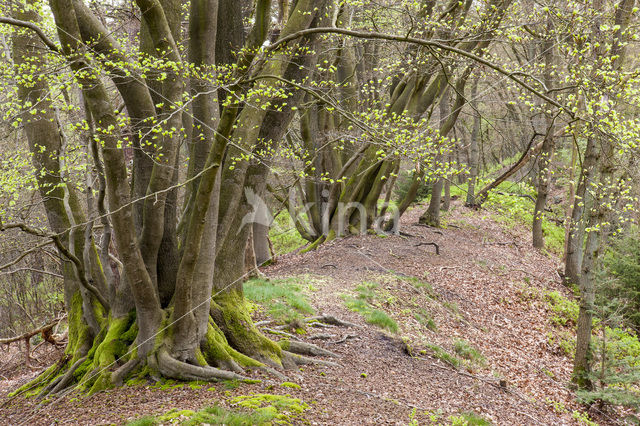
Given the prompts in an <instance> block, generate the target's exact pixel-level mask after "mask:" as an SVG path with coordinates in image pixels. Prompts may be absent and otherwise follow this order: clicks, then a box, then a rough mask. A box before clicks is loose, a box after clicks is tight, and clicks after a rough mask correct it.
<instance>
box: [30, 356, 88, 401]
mask: <svg viewBox="0 0 640 426" xmlns="http://www.w3.org/2000/svg"><path fill="white" fill-rule="evenodd" d="M86 360H87V356H86V355H85V356H83V357H82V358H80V359H78V360H77V361H76V362H74V363H73V365H72V366H71V367H69V369H68V370H67V372H66V373H64V374H63V375H62V376H59V377H57V378H56V379H54V380H53V381H52V382H51V383H49V384H48V385H47V386H45V388H44V389H43V390H42V392H41V393H40V395H38V399H40V398H43V397H45V396H47V395H48V394H50V393H51V394H55V393H58V392H60V391H61V390H63V389H65V388H67V387H68V386H69V385H71V383H72V382H73V373H75V372H76V370H77V369H78V367H80V365H82V363H83V362H85V361H86Z"/></svg>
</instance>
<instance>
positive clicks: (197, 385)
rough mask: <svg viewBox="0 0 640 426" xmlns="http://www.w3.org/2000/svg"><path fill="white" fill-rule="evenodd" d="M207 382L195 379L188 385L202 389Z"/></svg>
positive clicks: (195, 388)
mask: <svg viewBox="0 0 640 426" xmlns="http://www.w3.org/2000/svg"><path fill="white" fill-rule="evenodd" d="M206 384H207V382H203V381H202V380H196V381H195V382H189V383H188V385H189V387H190V388H191V389H193V390H198V389H202V388H203V387H204V386H205V385H206Z"/></svg>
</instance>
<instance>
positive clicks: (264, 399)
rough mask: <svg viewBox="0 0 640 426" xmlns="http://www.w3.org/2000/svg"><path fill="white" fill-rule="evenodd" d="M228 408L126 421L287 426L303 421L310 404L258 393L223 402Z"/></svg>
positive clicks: (133, 425)
mask: <svg viewBox="0 0 640 426" xmlns="http://www.w3.org/2000/svg"><path fill="white" fill-rule="evenodd" d="M226 402H227V403H228V404H229V406H230V407H231V408H225V407H222V406H220V405H214V406H212V407H207V408H204V409H202V410H199V411H192V410H178V409H173V410H170V411H169V412H167V413H165V414H163V415H160V416H145V417H142V418H140V419H137V420H134V421H132V422H129V423H128V425H129V426H151V425H160V424H177V423H179V424H183V425H200V424H225V425H267V424H290V423H291V422H292V421H294V420H300V421H302V415H303V414H304V412H305V411H306V410H307V409H308V408H309V405H308V404H306V403H305V402H303V401H302V400H300V399H297V398H293V397H291V396H290V395H274V394H267V393H258V394H250V395H241V396H237V397H234V398H230V399H229V400H228V401H226Z"/></svg>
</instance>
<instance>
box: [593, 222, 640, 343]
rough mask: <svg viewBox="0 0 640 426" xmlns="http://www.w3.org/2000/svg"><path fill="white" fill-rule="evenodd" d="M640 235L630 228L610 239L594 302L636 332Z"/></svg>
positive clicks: (638, 325)
mask: <svg viewBox="0 0 640 426" xmlns="http://www.w3.org/2000/svg"><path fill="white" fill-rule="evenodd" d="M639 236H640V231H639V230H638V228H637V227H634V228H632V229H631V230H630V231H629V232H628V234H627V235H626V236H625V237H619V238H617V239H614V240H613V242H612V244H611V247H610V248H609V249H608V250H607V252H606V254H605V256H604V262H603V267H602V269H601V270H600V271H599V274H598V292H597V293H598V297H597V302H598V305H599V306H600V307H602V308H603V309H605V311H607V310H608V311H610V312H611V313H613V312H615V313H617V314H619V315H621V316H622V317H623V319H624V322H625V323H626V324H627V325H628V326H630V327H633V328H635V329H636V331H640V238H639Z"/></svg>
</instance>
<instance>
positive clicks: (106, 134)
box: [2, 0, 333, 394]
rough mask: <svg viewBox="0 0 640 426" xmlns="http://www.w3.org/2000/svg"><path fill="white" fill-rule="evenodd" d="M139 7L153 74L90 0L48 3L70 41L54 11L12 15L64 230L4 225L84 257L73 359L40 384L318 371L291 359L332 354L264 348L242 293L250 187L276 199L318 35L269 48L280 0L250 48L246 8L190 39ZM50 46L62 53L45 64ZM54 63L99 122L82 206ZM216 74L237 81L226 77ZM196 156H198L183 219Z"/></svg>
mask: <svg viewBox="0 0 640 426" xmlns="http://www.w3.org/2000/svg"><path fill="white" fill-rule="evenodd" d="M137 6H138V8H139V13H140V16H141V18H142V23H141V28H140V34H141V41H140V44H139V52H140V53H139V60H135V58H132V56H131V55H130V54H129V52H128V51H127V50H126V49H127V48H130V46H129V47H127V48H124V47H123V46H122V45H121V44H120V43H119V40H118V38H117V37H116V36H115V35H114V33H113V32H112V31H111V30H109V29H108V28H107V27H106V26H105V24H104V22H103V21H102V20H101V19H100V17H99V16H96V14H95V13H94V12H93V11H92V10H91V9H90V8H89V7H88V6H87V5H86V4H85V3H84V2H83V1H82V0H52V1H51V2H49V7H50V9H51V12H52V15H53V18H54V20H55V25H56V28H57V39H58V42H56V41H54V39H53V38H52V37H49V36H48V35H47V34H46V33H45V31H44V30H43V29H41V28H40V25H41V24H42V18H41V16H43V15H44V14H45V13H46V10H45V9H44V7H45V6H44V5H43V4H40V3H39V2H36V1H28V2H26V3H19V4H15V5H12V6H11V7H10V8H9V10H8V12H9V13H10V14H11V18H3V22H5V23H9V24H13V25H15V26H18V27H23V28H24V29H19V30H16V31H14V33H13V39H12V42H13V58H14V59H15V63H16V67H17V69H18V70H19V71H20V72H19V73H18V74H17V79H16V80H17V81H16V84H17V86H18V93H19V96H20V99H21V101H22V103H23V106H24V110H23V112H22V114H21V116H20V117H19V122H21V123H22V125H23V127H24V132H25V134H26V136H27V139H28V141H29V146H30V148H31V151H32V154H33V162H34V167H35V169H37V170H39V171H40V172H39V173H37V181H38V188H39V192H40V195H41V197H42V199H43V202H44V207H45V210H46V213H47V218H48V224H49V226H48V229H47V230H45V229H43V228H37V227H34V226H32V225H30V224H28V223H25V222H17V221H12V222H9V221H6V219H5V221H4V222H3V224H2V228H3V230H9V229H13V228H17V229H21V230H22V231H24V232H28V233H31V234H34V235H37V236H41V237H43V238H47V239H50V240H52V241H53V242H54V243H55V245H56V247H57V248H58V250H59V251H60V252H61V254H62V255H63V256H64V257H65V258H66V259H67V260H68V261H67V262H65V263H64V268H63V274H64V281H65V302H66V306H67V311H68V318H69V343H68V346H67V350H66V354H67V356H66V358H65V360H66V362H64V363H63V364H62V365H61V364H56V365H55V366H53V367H52V368H51V369H50V370H48V371H47V372H45V373H44V374H42V375H41V376H40V378H38V379H36V382H39V385H40V386H41V387H42V394H46V393H48V392H57V391H59V390H61V389H64V388H65V387H67V386H69V385H72V384H75V383H78V384H79V385H81V386H82V387H85V388H87V389H89V390H90V391H91V392H95V391H97V390H100V389H102V388H104V387H105V386H109V385H110V384H111V383H115V384H117V383H121V382H122V381H123V379H124V378H125V377H127V376H128V375H129V374H132V373H134V372H142V373H144V372H147V373H150V374H152V375H163V376H166V377H173V378H177V379H188V380H194V379H203V380H212V379H234V378H243V377H244V376H243V375H242V372H243V371H244V369H245V368H251V367H255V368H260V369H264V370H268V371H271V372H272V373H273V374H279V373H275V372H274V370H272V367H292V366H294V365H297V364H301V363H307V362H310V359H309V358H307V357H305V356H303V355H298V354H294V353H293V352H302V353H304V354H310V353H320V354H324V355H331V353H330V352H328V351H322V350H320V349H319V348H318V349H317V350H316V348H315V347H311V346H305V345H297V344H296V345H292V344H289V342H285V341H280V342H279V344H276V343H275V342H273V341H271V340H269V339H268V338H266V337H264V336H263V335H262V334H260V333H259V332H258V330H257V329H256V328H255V327H254V326H253V324H252V321H251V318H250V317H249V313H248V311H247V310H246V307H245V304H244V300H243V296H242V278H243V276H244V275H245V270H246V267H245V266H246V265H245V251H246V249H247V241H248V240H249V238H248V236H249V233H250V230H251V227H240V226H239V225H240V223H241V220H242V218H243V216H244V215H245V214H246V213H248V212H250V207H249V206H248V204H247V201H246V199H245V198H244V197H243V194H244V192H243V188H245V187H249V188H253V189H254V190H255V191H256V192H257V193H262V190H263V188H264V182H265V180H266V179H265V176H266V173H267V171H268V167H267V165H266V164H264V160H262V159H259V158H258V156H257V155H254V154H255V153H258V152H260V151H261V150H264V149H265V148H267V147H270V144H272V143H277V141H279V140H280V139H281V137H282V134H283V132H284V130H285V129H286V128H287V125H288V122H289V121H290V120H291V119H292V117H293V114H294V111H295V105H296V103H297V102H298V101H299V99H300V97H301V94H300V93H299V91H298V90H296V88H295V87H294V86H292V85H290V84H288V82H289V81H291V80H296V79H299V78H301V77H303V76H304V75H305V73H306V72H307V70H308V68H309V66H310V65H311V64H312V63H313V61H314V59H315V54H314V53H313V46H314V43H315V40H316V39H317V37H316V36H315V35H309V36H302V37H299V38H297V39H296V40H292V41H291V42H290V43H287V44H286V46H285V45H283V46H282V48H281V49H278V50H277V51H273V52H271V53H270V54H268V55H267V54H265V52H263V51H261V50H260V48H261V46H262V45H263V44H264V43H265V41H267V38H268V36H269V35H270V34H276V33H275V32H274V31H273V29H272V28H271V27H272V22H271V16H272V14H271V2H270V1H262V0H261V1H258V2H257V3H256V5H255V8H254V10H252V11H251V12H250V15H251V16H250V18H251V20H252V27H251V29H250V31H249V33H248V35H247V36H246V40H244V41H242V39H243V38H244V37H242V36H241V35H242V34H243V32H244V27H243V16H242V13H243V12H245V11H243V10H242V9H241V8H239V7H237V4H235V2H233V1H193V2H191V4H190V9H189V16H190V17H191V19H189V24H188V39H186V40H183V39H182V28H181V23H180V22H181V17H182V10H181V9H180V7H179V4H178V3H175V2H161V1H158V0H151V1H146V0H145V1H139V2H137ZM332 7H333V6H332V5H331V4H330V3H329V2H317V1H304V0H301V1H297V2H295V4H293V5H292V7H291V9H290V10H289V11H288V13H281V15H280V21H279V22H278V23H277V24H276V26H277V27H278V28H277V29H278V33H279V37H286V36H287V35H290V34H293V33H296V32H298V31H301V30H304V29H307V28H310V27H314V26H317V25H318V24H319V23H320V22H322V20H323V19H326V17H328V16H329V17H330V16H331V8H332ZM218 23H220V24H221V26H223V25H224V28H225V31H224V32H217V31H216V28H217V25H218ZM239 35H240V36H239ZM240 44H242V45H243V47H242V49H238V47H239V45H240ZM45 47H46V48H48V49H49V50H50V51H52V53H50V54H48V55H45V54H43V49H44V48H45ZM185 48H186V50H187V51H188V53H186V54H185V52H184V49H185ZM232 49H238V50H237V51H232ZM216 56H217V57H219V58H220V59H219V60H220V62H217V60H216ZM47 58H48V59H49V60H50V59H51V58H53V60H54V61H56V63H57V64H58V65H59V66H60V67H62V68H66V67H67V66H68V69H69V70H70V73H68V75H69V76H70V78H72V83H71V84H69V87H65V88H64V90H65V91H67V92H68V96H69V98H68V102H69V103H73V102H80V104H79V105H80V107H79V110H81V111H82V112H83V113H84V115H85V117H84V119H83V120H82V121H81V122H80V123H79V125H77V126H74V128H75V129H76V130H80V131H81V132H82V133H83V134H84V136H85V138H84V143H85V144H86V148H87V150H88V151H89V154H90V158H91V161H92V166H90V168H91V169H92V170H91V172H90V173H89V174H90V175H93V176H95V179H91V178H90V179H88V182H89V184H88V185H87V187H86V188H85V189H84V191H81V190H79V188H78V185H76V184H75V183H76V182H73V180H72V179H71V178H70V177H69V176H66V175H65V172H64V170H63V169H64V167H63V166H61V164H62V163H63V162H64V158H65V155H68V152H65V150H66V149H67V148H68V144H69V143H70V141H69V140H65V138H66V131H65V130H66V129H65V125H64V124H63V123H61V121H60V119H59V118H58V117H57V115H58V113H59V100H58V99H55V97H54V95H53V94H52V93H54V92H53V88H52V85H53V84H54V82H53V80H52V78H47V76H46V75H45V73H44V71H43V69H44V67H45V66H46V61H47ZM216 63H218V64H220V63H223V64H224V66H225V67H226V74H225V75H224V76H223V75H222V74H223V73H222V72H220V73H216V71H215V64H216ZM221 68H222V67H221ZM59 72H65V71H59ZM49 77H50V76H49ZM222 80H224V83H221V81H222ZM187 87H188V88H189V90H190V94H191V96H190V97H189V98H186V97H185V93H186V91H187ZM76 88H78V90H75V89H76ZM57 89H60V88H59V87H58V88H57ZM114 90H115V91H114ZM120 102H122V105H121V106H120V105H119V103H120ZM34 106H37V107H35V108H34ZM189 122H191V124H192V128H188V129H187V128H186V127H187V123H189ZM183 142H184V143H185V144H186V145H187V147H188V150H189V154H190V155H189V157H188V164H187V167H186V169H187V176H186V182H187V186H186V191H185V192H186V195H185V197H184V199H185V202H184V206H182V207H180V206H179V205H178V203H177V196H176V193H177V188H178V179H179V167H180V165H181V164H180V162H181V161H179V159H180V155H179V149H180V145H181V144H182V143H183ZM130 151H132V159H131V163H129V158H127V152H130ZM242 158H249V159H248V160H247V161H242ZM93 182H96V184H95V185H94V184H93ZM82 192H84V194H82ZM83 196H84V198H86V202H85V203H83V202H82V201H83V200H82V198H83ZM178 217H180V221H179V223H178V220H177V218H178ZM98 223H99V224H100V225H101V227H100V231H98V230H97V229H95V228H96V225H97V224H98ZM97 238H99V240H97ZM317 362H320V361H317ZM29 386H34V384H30V385H29Z"/></svg>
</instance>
